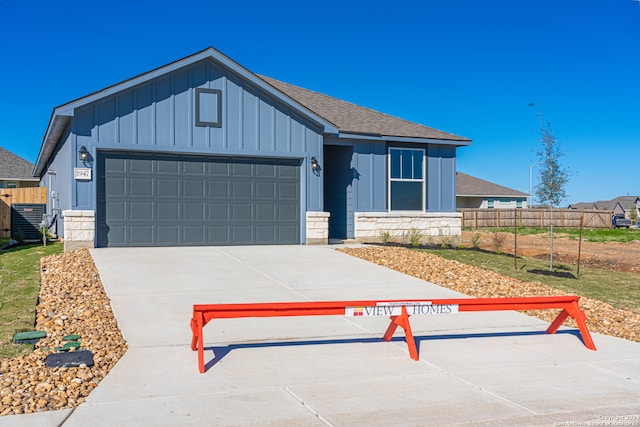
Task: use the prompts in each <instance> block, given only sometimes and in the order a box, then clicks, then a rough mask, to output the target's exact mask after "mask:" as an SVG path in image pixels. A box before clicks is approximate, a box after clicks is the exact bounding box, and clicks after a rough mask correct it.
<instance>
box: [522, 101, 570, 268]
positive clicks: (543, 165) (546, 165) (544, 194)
mask: <svg viewBox="0 0 640 427" xmlns="http://www.w3.org/2000/svg"><path fill="white" fill-rule="evenodd" d="M530 105H531V104H530ZM534 105H535V104H534ZM531 106H533V105H531ZM536 114H537V116H538V121H539V123H540V132H541V136H542V149H541V150H540V151H538V158H539V164H540V168H539V178H538V184H537V185H536V189H535V192H536V197H537V198H538V200H539V201H540V203H541V204H542V205H548V206H549V209H550V216H551V225H550V237H549V242H550V246H551V250H550V254H549V271H553V208H554V206H558V205H559V204H560V202H561V201H562V200H564V198H565V197H566V191H565V187H566V185H567V182H569V173H568V172H567V170H566V169H564V168H563V167H562V166H561V165H560V162H559V159H560V157H562V156H563V153H562V151H561V150H560V143H559V142H558V141H557V140H556V138H555V137H554V136H553V131H552V130H551V123H547V124H546V125H545V123H544V122H543V121H542V115H541V114H540V113H539V112H536Z"/></svg>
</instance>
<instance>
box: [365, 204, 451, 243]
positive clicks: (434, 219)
mask: <svg viewBox="0 0 640 427" xmlns="http://www.w3.org/2000/svg"><path fill="white" fill-rule="evenodd" d="M354 217H355V221H354V234H355V236H354V237H355V240H356V241H359V242H379V241H381V240H382V239H381V233H385V232H388V233H389V241H393V242H403V243H409V234H410V233H411V231H412V230H417V231H419V232H420V233H421V234H422V238H421V242H422V243H430V242H436V241H437V242H441V241H442V240H443V239H445V238H446V239H450V238H451V237H455V238H457V239H459V238H460V236H461V235H462V214H460V213H458V212H356V213H355V214H354Z"/></svg>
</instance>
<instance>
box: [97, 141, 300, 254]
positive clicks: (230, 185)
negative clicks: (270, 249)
mask: <svg viewBox="0 0 640 427" xmlns="http://www.w3.org/2000/svg"><path fill="white" fill-rule="evenodd" d="M97 170H98V183H97V184H98V195H97V196H98V209H97V211H98V212H97V225H98V229H97V234H98V237H97V243H98V246H102V247H104V246H181V245H183V246H193V245H253V244H298V243H300V162H299V161H297V160H274V159H242V158H203V157H195V156H194V157H191V156H173V155H160V154H147V155H137V154H130V153H107V152H105V153H101V154H100V155H99V156H98V168H97Z"/></svg>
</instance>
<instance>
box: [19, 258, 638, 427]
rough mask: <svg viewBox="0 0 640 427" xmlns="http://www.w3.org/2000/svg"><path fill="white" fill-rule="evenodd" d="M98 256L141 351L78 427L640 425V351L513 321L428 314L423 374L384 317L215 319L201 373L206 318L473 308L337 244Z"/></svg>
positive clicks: (126, 331) (76, 418)
mask: <svg viewBox="0 0 640 427" xmlns="http://www.w3.org/2000/svg"><path fill="white" fill-rule="evenodd" d="M91 253H92V255H93V257H94V259H95V262H96V265H97V267H98V269H99V271H100V275H101V277H102V281H103V283H104V286H105V289H106V291H107V294H108V295H109V297H110V298H111V302H112V306H113V309H114V312H115V315H116V317H117V318H118V322H119V324H120V327H121V329H122V332H123V335H124V337H125V338H126V340H127V341H128V343H129V350H128V351H127V353H126V354H125V355H124V357H123V358H122V359H121V360H120V362H119V363H118V364H117V365H116V366H115V368H114V369H113V370H112V371H111V373H109V375H108V376H107V377H106V378H105V379H104V380H103V381H102V382H101V383H100V385H99V386H98V387H97V388H96V390H94V392H93V393H92V394H91V395H90V396H89V398H88V399H87V401H86V402H85V403H84V404H83V405H81V406H80V407H78V408H77V409H75V410H74V411H67V412H64V411H63V412H60V417H59V419H58V422H60V421H62V420H64V426H85V425H94V424H100V425H113V426H122V425H149V426H176V425H180V426H184V425H198V426H201V425H215V426H251V425H253V426H326V425H333V426H356V425H357V426H362V425H367V426H389V425H394V426H428V425H549V426H551V425H560V424H557V423H566V422H569V423H571V422H579V421H591V422H593V423H600V424H593V425H607V424H604V423H605V422H607V421H615V417H618V418H617V421H616V422H618V423H627V424H610V425H636V426H640V344H639V343H634V342H629V341H625V340H621V339H617V338H612V337H608V336H603V335H599V334H594V336H593V337H594V341H595V343H596V345H597V347H598V351H596V352H594V351H590V350H588V349H587V348H586V347H585V346H584V345H583V344H582V342H581V341H580V339H579V338H578V337H577V336H576V334H575V333H574V332H575V331H573V330H567V329H562V330H561V331H559V332H558V333H557V334H555V335H548V334H545V333H544V330H545V329H546V327H547V324H546V323H545V322H542V321H540V320H538V319H535V318H532V317H528V316H525V315H522V314H518V313H514V312H493V313H461V314H456V315H451V316H413V317H412V318H411V324H412V328H413V332H414V335H416V337H417V340H418V343H419V349H420V361H418V362H416V361H413V360H411V359H410V358H409V355H408V350H407V346H406V343H405V341H404V339H403V334H402V331H401V330H399V331H398V332H396V336H397V337H398V338H397V339H394V340H393V341H392V342H390V343H387V342H384V341H381V340H380V338H381V336H382V335H383V334H384V332H385V330H386V327H387V325H388V319H387V318H383V317H375V318H373V317H369V318H353V317H339V316H328V317H303V318H296V317H293V318H271V319H230V320H221V321H217V322H216V321H214V322H211V323H210V324H209V325H207V327H206V328H205V333H204V342H205V347H206V351H205V361H207V362H208V370H207V372H206V373H204V374H200V373H198V369H197V355H196V352H192V351H191V349H190V340H191V332H190V329H189V320H190V318H191V311H192V305H193V304H202V303H230V302H259V301H307V300H308V301H315V300H349V299H394V298H402V299H405V298H406V299H417V298H420V299H422V298H445V297H459V296H460V294H457V293H456V292H453V291H451V290H448V289H444V288H441V287H438V286H436V285H433V284H431V283H427V282H424V281H421V280H417V279H414V278H412V277H409V276H405V275H403V274H401V273H397V272H394V271H391V270H388V269H386V268H383V267H379V266H376V265H373V264H370V263H368V262H365V261H362V260H359V259H356V258H352V257H350V256H348V255H344V254H341V253H338V252H336V251H335V250H334V248H333V247H328V246H271V247H255V246H254V247H202V248H128V249H96V250H92V252H91ZM64 417H67V418H66V419H64ZM624 417H626V418H624ZM60 418H62V420H60ZM43 419H44V418H43ZM32 420H36V418H32ZM47 420H49V421H52V422H55V421H54V418H53V414H51V418H48V419H47ZM554 423H556V424H554ZM44 424H46V422H45V423H44ZM44 424H43V425H44ZM54 425H55V424H54ZM566 425H571V424H566ZM574 425H575V424H574Z"/></svg>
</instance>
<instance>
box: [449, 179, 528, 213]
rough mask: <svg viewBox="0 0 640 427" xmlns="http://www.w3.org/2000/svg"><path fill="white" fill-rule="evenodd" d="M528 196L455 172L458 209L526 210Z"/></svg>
mask: <svg viewBox="0 0 640 427" xmlns="http://www.w3.org/2000/svg"><path fill="white" fill-rule="evenodd" d="M528 197H529V195H528V194H526V193H522V192H520V191H518V190H513V189H511V188H508V187H504V186H502V185H498V184H494V183H493V182H489V181H485V180H484V179H480V178H476V177H474V176H471V175H467V174H464V173H462V172H456V207H457V208H458V209H464V208H475V209H515V208H526V207H527V198H528Z"/></svg>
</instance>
